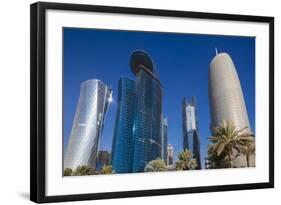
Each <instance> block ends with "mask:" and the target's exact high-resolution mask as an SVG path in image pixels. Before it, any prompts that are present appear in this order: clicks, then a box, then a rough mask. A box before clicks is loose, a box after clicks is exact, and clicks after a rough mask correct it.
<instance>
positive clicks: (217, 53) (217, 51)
mask: <svg viewBox="0 0 281 205" xmlns="http://www.w3.org/2000/svg"><path fill="white" fill-rule="evenodd" d="M215 51H216V56H217V55H218V49H217V48H215Z"/></svg>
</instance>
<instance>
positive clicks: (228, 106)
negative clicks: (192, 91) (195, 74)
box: [209, 49, 255, 167]
mask: <svg viewBox="0 0 281 205" xmlns="http://www.w3.org/2000/svg"><path fill="white" fill-rule="evenodd" d="M209 103H210V112H211V124H210V127H211V129H212V128H213V127H216V126H218V125H219V124H220V123H221V122H222V121H228V122H231V123H233V125H234V126H235V127H236V129H237V130H240V129H243V128H245V127H247V129H245V130H243V131H244V132H248V133H252V131H251V127H250V123H249V119H248V114H247V109H246V105H245V101H244V97H243V92H242V88H241V84H240V80H239V77H238V74H237V71H236V69H235V65H234V63H233V61H232V59H231V57H230V56H229V54H227V53H217V49H216V56H215V57H214V58H213V60H212V61H211V63H210V70H209ZM254 164H255V163H254V160H253V159H252V160H251V163H250V165H251V166H254ZM234 166H235V167H246V158H245V156H240V157H238V158H237V159H236V160H235V161H234Z"/></svg>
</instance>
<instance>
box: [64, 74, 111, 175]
mask: <svg viewBox="0 0 281 205" xmlns="http://www.w3.org/2000/svg"><path fill="white" fill-rule="evenodd" d="M111 99H112V91H111V89H110V88H109V87H108V86H107V85H106V84H104V83H103V82H102V81H100V80H97V79H93V80H87V81H85V82H83V83H82V85H81V89H80V96H79V101H78V105H77V109H76V113H75V117H74V121H73V125H72V130H71V134H70V137H69V141H68V144H67V149H66V152H65V155H64V168H71V169H75V168H76V167H77V166H80V165H85V166H88V167H90V168H92V169H95V168H96V160H97V153H98V144H99V140H100V137H101V134H102V130H103V124H104V119H105V115H106V112H107V109H108V107H109V104H110V102H111Z"/></svg>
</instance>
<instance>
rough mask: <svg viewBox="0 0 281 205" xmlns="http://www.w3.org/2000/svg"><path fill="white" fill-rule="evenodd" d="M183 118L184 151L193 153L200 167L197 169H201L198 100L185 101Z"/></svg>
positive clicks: (183, 103) (183, 102)
mask: <svg viewBox="0 0 281 205" xmlns="http://www.w3.org/2000/svg"><path fill="white" fill-rule="evenodd" d="M182 117H183V121H182V128H183V149H184V150H185V149H188V150H190V151H191V152H192V154H193V157H194V158H195V159H196V162H197V165H198V166H197V168H196V169H201V158H200V138H199V126H198V116H197V108H196V99H195V97H194V96H193V97H192V99H191V102H188V101H187V100H186V98H184V99H183V101H182Z"/></svg>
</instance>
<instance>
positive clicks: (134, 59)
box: [131, 51, 162, 172]
mask: <svg viewBox="0 0 281 205" xmlns="http://www.w3.org/2000/svg"><path fill="white" fill-rule="evenodd" d="M131 68H132V71H133V73H134V74H135V75H136V94H137V98H136V100H137V101H136V112H135V123H134V128H133V134H134V138H133V141H134V157H133V167H132V171H133V172H143V171H144V167H145V166H146V164H147V163H149V162H150V161H151V160H154V159H157V158H161V121H162V120H161V119H162V86H161V83H160V81H159V79H158V77H157V75H156V72H155V68H154V67H153V62H152V60H151V58H150V57H149V56H148V55H147V54H146V53H145V52H143V51H135V52H134V53H133V54H132V56H131Z"/></svg>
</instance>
